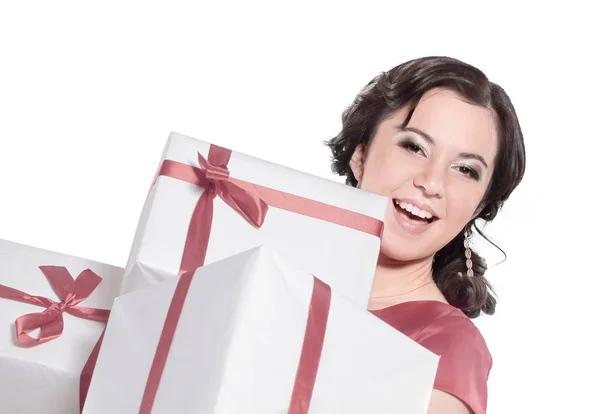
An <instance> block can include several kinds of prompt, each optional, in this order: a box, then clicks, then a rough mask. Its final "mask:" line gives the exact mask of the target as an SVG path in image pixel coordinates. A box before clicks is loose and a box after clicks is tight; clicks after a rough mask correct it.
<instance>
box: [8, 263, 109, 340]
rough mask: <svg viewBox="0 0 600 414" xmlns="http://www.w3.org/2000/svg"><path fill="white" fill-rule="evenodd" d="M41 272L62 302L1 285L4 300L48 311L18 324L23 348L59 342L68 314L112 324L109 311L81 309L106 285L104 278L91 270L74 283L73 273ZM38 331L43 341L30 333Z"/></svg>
mask: <svg viewBox="0 0 600 414" xmlns="http://www.w3.org/2000/svg"><path fill="white" fill-rule="evenodd" d="M40 270H41V271H42V273H43V274H44V275H45V276H46V279H48V282H49V283H50V286H52V289H53V290H54V292H55V293H56V296H58V298H59V299H60V300H61V302H55V301H53V300H52V299H49V298H45V297H43V296H33V295H29V294H27V293H25V292H21V291H20V290H17V289H13V288H10V287H8V286H4V285H0V298H4V299H8V300H14V301H17V302H22V303H27V304H30V305H36V306H40V307H43V308H46V309H45V310H44V311H43V312H38V313H29V314H27V315H23V316H20V317H18V318H17V320H16V321H15V328H16V332H17V342H18V343H19V344H20V345H21V346H24V347H32V346H35V345H39V344H43V343H44V342H48V341H51V340H53V339H56V338H58V337H59V336H60V335H61V334H62V332H63V328H64V321H63V313H64V312H66V313H68V314H70V315H73V316H75V317H77V318H82V319H87V320H91V321H97V322H106V321H107V320H108V315H109V311H108V310H105V309H94V308H85V307H81V306H77V305H78V304H79V303H80V302H82V301H84V300H85V299H86V298H87V297H88V296H89V295H90V294H91V293H92V292H93V291H94V289H96V287H97V286H98V285H99V284H100V282H101V281H102V278H101V277H100V276H98V275H97V274H95V273H94V272H92V271H91V270H90V269H86V270H84V271H83V272H81V274H80V275H79V276H78V277H77V279H76V280H73V277H72V276H71V274H70V273H69V271H68V270H67V269H66V268H64V267H61V266H40ZM37 328H39V329H40V335H39V338H34V337H32V336H30V335H29V334H28V333H27V332H29V331H32V330H34V329H37Z"/></svg>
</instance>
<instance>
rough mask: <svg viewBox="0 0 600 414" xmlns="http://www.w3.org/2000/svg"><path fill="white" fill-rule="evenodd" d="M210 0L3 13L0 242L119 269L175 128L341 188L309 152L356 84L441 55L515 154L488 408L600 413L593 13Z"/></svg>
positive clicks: (501, 239) (490, 328) (488, 333)
mask: <svg viewBox="0 0 600 414" xmlns="http://www.w3.org/2000/svg"><path fill="white" fill-rule="evenodd" d="M210 3H212V2H205V3H204V4H202V3H199V2H177V1H172V0H171V1H164V2H156V1H144V2H142V1H123V0H121V1H112V0H111V1H106V0H105V1H103V2H94V3H92V2H82V1H58V0H54V1H51V2H50V1H46V2H42V1H38V2H32V1H28V2H9V1H3V2H1V3H0V238H4V239H9V240H13V241H17V242H21V243H25V244H30V245H33V246H38V247H43V248H46V249H50V250H56V251H59V252H62V253H68V254H72V255H77V256H82V257H86V258H90V259H94V260H99V261H103V262H107V263H110V264H116V265H121V266H123V265H124V264H125V261H126V259H127V255H128V249H129V247H130V244H131V242H132V238H133V234H134V231H135V228H136V225H137V219H138V215H139V213H140V210H141V207H142V203H143V201H144V198H145V195H146V192H147V190H148V186H149V185H150V182H151V179H152V176H153V174H154V171H155V168H156V166H157V163H158V161H159V157H160V153H161V151H162V147H163V145H164V142H165V139H166V138H167V135H168V133H169V131H171V130H174V131H177V132H181V133H183V134H186V135H191V136H195V137H198V138H202V139H204V140H208V141H212V142H215V143H219V144H221V145H224V146H228V147H230V148H233V149H236V150H239V151H242V152H246V153H248V154H251V155H256V156H259V157H261V158H264V159H267V160H270V161H274V162H277V163H280V164H283V165H287V166H290V167H292V168H296V169H299V170H302V171H306V172H309V173H312V174H315V175H319V176H322V177H328V178H332V179H334V180H340V179H339V178H337V177H333V176H332V175H331V173H330V170H329V152H328V150H327V149H326V148H325V147H324V146H323V145H321V142H322V141H323V140H325V139H327V138H329V137H331V136H333V135H335V134H336V133H337V131H338V129H339V127H340V124H341V121H340V115H341V112H342V111H343V109H344V108H345V107H346V105H348V104H349V103H350V102H351V100H352V98H353V97H354V95H355V94H356V93H357V92H358V91H359V89H360V88H361V87H362V86H363V85H364V84H365V83H366V82H367V81H369V80H370V79H371V78H372V77H373V76H374V75H375V74H377V73H378V72H380V71H383V70H386V69H389V68H390V67H391V66H393V65H396V64H398V63H400V62H402V61H405V60H408V59H411V58H414V57H419V56H423V55H431V54H443V55H450V56H454V57H457V58H460V59H463V60H466V61H468V62H470V63H473V64H475V65H476V66H478V67H480V68H481V69H483V70H484V71H485V72H486V73H487V74H488V76H489V77H490V78H491V79H492V80H493V81H495V82H497V83H499V84H501V85H502V86H503V87H504V88H505V89H506V90H507V92H508V93H509V95H510V96H511V98H512V99H513V102H514V104H515V107H516V108H517V111H518V113H519V115H520V119H521V122H522V127H523V130H524V133H525V137H526V145H527V152H528V166H527V173H526V177H525V180H524V181H523V184H522V185H521V187H519V188H518V190H517V191H516V192H515V193H514V195H513V197H512V198H511V199H510V200H509V202H508V203H507V205H506V206H505V209H504V210H503V211H502V212H501V213H500V215H499V217H498V218H497V220H496V221H495V222H494V223H493V224H492V225H490V226H489V227H488V234H489V235H490V236H491V237H492V238H493V239H494V240H495V241H497V242H498V243H499V244H500V246H501V247H502V248H504V250H505V251H506V252H507V254H508V260H507V261H505V262H503V263H502V264H498V265H495V264H497V263H498V262H499V261H500V260H501V259H502V256H501V255H500V254H499V253H498V252H497V251H496V250H494V249H493V248H489V247H488V246H485V245H484V246H483V250H482V251H483V253H485V254H486V256H487V258H488V261H489V262H490V265H492V266H491V269H490V271H489V273H488V274H489V277H490V279H491V280H492V282H493V284H494V285H495V287H496V289H497V292H498V294H499V298H500V300H499V304H498V308H497V313H496V315H494V316H492V317H482V318H479V319H477V320H476V323H477V325H478V326H479V327H480V329H481V330H482V332H483V334H484V336H485V337H486V339H487V342H488V345H489V347H490V350H491V352H492V354H493V356H494V367H493V369H492V373H491V376H490V382H489V386H490V399H489V413H490V414H500V413H533V412H535V413H550V412H552V413H554V412H557V413H558V412H560V413H565V412H584V411H585V412H591V411H593V410H596V409H597V398H595V393H596V392H597V390H596V388H597V387H594V386H593V383H594V382H596V385H597V374H598V370H600V363H599V357H598V356H597V352H598V351H597V350H598V349H600V342H599V340H598V339H597V336H595V337H594V335H593V334H595V332H593V331H594V330H595V331H597V329H598V328H597V327H598V325H599V324H598V318H597V316H596V307H595V306H594V305H595V304H594V301H595V300H596V295H597V291H598V287H599V284H598V277H599V276H600V272H599V271H598V267H597V260H594V259H595V258H597V253H596V251H595V250H596V249H594V247H597V246H598V245H599V244H600V243H599V241H598V231H599V230H600V229H599V226H598V218H597V216H596V210H597V206H596V204H595V201H596V200H597V199H598V190H599V189H600V186H599V185H598V179H599V178H600V173H599V172H598V170H597V162H598V150H599V149H600V147H599V144H598V138H599V133H598V129H599V128H598V122H597V120H598V110H599V109H600V105H598V96H599V93H600V89H599V87H598V81H597V76H598V73H600V67H599V65H598V63H597V55H598V52H597V41H595V40H594V38H596V39H598V38H600V33H599V31H598V29H593V27H594V26H595V25H596V22H595V21H593V19H592V17H593V16H594V14H593V13H592V12H591V7H592V6H579V5H578V4H577V3H578V2H576V1H571V2H569V3H568V6H569V8H568V9H565V8H564V7H565V6H564V5H561V6H560V7H559V6H557V7H554V6H548V5H544V6H540V7H537V8H534V7H529V6H521V7H518V6H508V5H507V2H502V3H501V4H499V5H497V6H496V7H495V8H491V7H487V6H485V7H484V6H483V5H482V4H479V3H476V2H468V3H466V2H462V3H461V2H458V3H457V2H452V3H451V4H450V2H446V4H444V3H441V2H440V3H439V5H435V4H432V3H431V2H428V4H427V5H423V6H418V5H416V4H417V3H419V4H420V3H421V2H416V1H415V2H413V3H415V4H405V5H401V4H400V3H401V2H399V1H389V2H387V3H382V2H376V1H371V2H369V3H367V2H366V1H365V2H363V4H362V5H360V6H356V5H348V4H346V5H344V4H342V3H340V4H339V5H338V4H334V3H329V4H320V5H316V3H315V4H313V5H308V4H306V2H304V3H305V4H304V5H291V4H287V2H275V1H272V2H269V3H267V2H257V1H252V2H242V1H240V2H238V3H236V4H234V3H232V2H227V3H225V2H221V5H220V6H218V7H217V6H215V5H212V4H210ZM581 3H582V4H584V3H583V2H581ZM201 4H202V5H201ZM209 4H210V5H209ZM367 4H369V5H367ZM594 50H596V52H594ZM590 410H591V411H590Z"/></svg>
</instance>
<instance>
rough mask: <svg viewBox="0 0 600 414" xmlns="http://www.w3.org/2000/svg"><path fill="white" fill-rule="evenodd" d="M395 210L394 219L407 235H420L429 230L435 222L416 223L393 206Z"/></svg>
mask: <svg viewBox="0 0 600 414" xmlns="http://www.w3.org/2000/svg"><path fill="white" fill-rule="evenodd" d="M393 209H394V218H395V219H396V223H398V224H399V225H400V227H402V229H403V230H405V231H406V232H407V233H410V234H420V233H423V232H424V231H425V230H427V229H428V228H429V227H430V226H431V225H432V224H433V222H431V223H429V222H427V221H416V220H411V219H409V218H408V216H407V215H406V214H404V213H401V212H399V211H398V209H397V208H396V206H393Z"/></svg>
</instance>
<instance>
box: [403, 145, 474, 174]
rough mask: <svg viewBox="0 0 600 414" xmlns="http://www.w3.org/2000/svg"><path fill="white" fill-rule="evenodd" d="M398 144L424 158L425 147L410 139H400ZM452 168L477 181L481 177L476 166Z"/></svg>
mask: <svg viewBox="0 0 600 414" xmlns="http://www.w3.org/2000/svg"><path fill="white" fill-rule="evenodd" d="M398 145H399V146H400V147H401V148H403V149H405V150H406V151H407V152H409V153H411V154H415V155H420V156H423V157H425V158H426V157H427V151H426V150H425V148H424V147H423V146H422V145H420V144H419V143H417V142H415V141H413V140H411V139H405V140H402V141H400V142H399V143H398ZM454 169H455V170H456V171H458V172H459V173H460V174H462V175H464V176H466V177H468V178H471V179H473V180H475V181H479V180H480V179H481V173H480V172H479V171H478V170H477V169H476V168H473V167H471V166H469V165H464V164H462V165H457V166H455V167H454Z"/></svg>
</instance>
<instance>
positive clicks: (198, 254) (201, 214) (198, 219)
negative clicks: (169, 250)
mask: <svg viewBox="0 0 600 414" xmlns="http://www.w3.org/2000/svg"><path fill="white" fill-rule="evenodd" d="M213 201H214V187H212V186H209V187H208V188H207V189H205V190H204V192H203V193H202V195H201V196H200V199H199V200H198V203H197V204H196V208H195V209H194V212H193V213H192V218H191V219H190V225H189V228H188V232H187V237H186V240H185V246H184V248H183V255H182V258H181V265H180V268H179V273H180V274H183V273H185V272H189V271H193V270H195V269H197V268H199V267H201V266H203V265H204V260H205V259H206V251H207V250H208V239H209V237H210V229H211V228H212V220H213Z"/></svg>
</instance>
